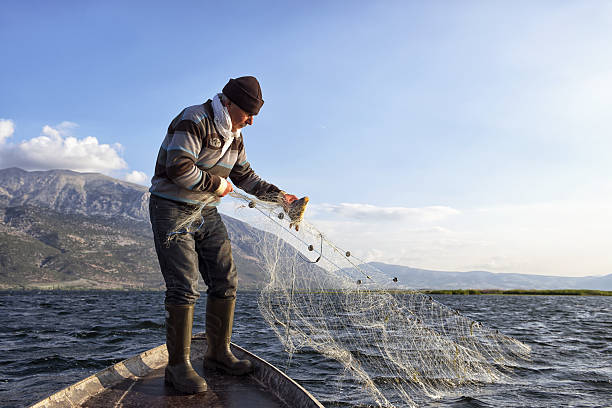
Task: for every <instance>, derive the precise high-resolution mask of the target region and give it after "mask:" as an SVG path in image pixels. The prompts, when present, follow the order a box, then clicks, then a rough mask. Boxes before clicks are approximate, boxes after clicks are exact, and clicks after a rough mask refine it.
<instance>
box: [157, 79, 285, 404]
mask: <svg viewBox="0 0 612 408" xmlns="http://www.w3.org/2000/svg"><path fill="white" fill-rule="evenodd" d="M263 103H264V101H263V99H262V94H261V88H260V86H259V82H258V81H257V79H256V78H254V77H252V76H244V77H240V78H235V79H230V80H229V82H228V83H227V84H226V85H225V87H224V88H223V91H222V93H219V94H217V95H215V96H214V97H213V99H212V100H210V99H209V100H208V101H206V102H205V103H204V104H202V105H195V106H190V107H188V108H185V109H184V110H183V111H182V112H181V113H179V115H178V116H177V117H176V118H174V120H172V122H171V123H170V126H169V127H168V133H167V134H166V137H165V139H164V141H163V143H162V145H161V148H160V150H159V154H158V156H157V162H156V165H155V175H154V176H153V178H152V180H151V184H152V185H151V188H150V189H149V191H150V192H151V200H150V204H149V212H150V217H151V224H152V227H153V236H154V241H155V249H156V252H157V257H158V260H159V265H160V268H161V272H162V274H163V276H164V280H165V282H166V299H165V308H166V344H167V347H168V366H167V368H166V372H165V380H166V383H167V384H170V385H172V386H173V387H174V388H175V389H177V390H179V391H181V392H185V393H198V392H203V391H206V389H207V386H206V382H205V381H204V379H203V378H202V377H200V376H199V375H198V374H197V373H196V372H195V370H194V369H193V367H192V366H191V362H190V359H189V353H190V348H191V334H192V323H193V311H194V307H195V303H196V300H197V299H198V297H199V293H198V290H197V282H198V277H199V275H201V276H202V278H203V279H204V282H205V283H206V285H207V286H208V289H207V295H208V296H207V302H206V339H207V342H208V349H207V351H206V355H205V357H204V364H205V366H207V367H211V368H215V369H220V370H222V371H224V372H226V373H229V374H234V375H243V374H247V373H249V372H251V371H252V366H251V362H250V361H248V360H238V359H237V358H236V357H235V356H234V355H233V354H232V352H231V351H230V348H229V343H230V339H231V334H232V324H233V319H234V306H235V302H236V285H237V273H236V267H235V265H234V260H233V257H232V250H231V245H230V240H229V238H228V234H227V230H226V228H225V225H224V224H223V222H222V220H221V217H220V215H219V213H218V212H217V208H216V206H215V205H213V204H216V203H218V202H219V199H220V198H221V197H224V196H225V195H227V194H228V193H230V192H231V191H233V187H232V184H231V182H233V183H234V184H235V185H236V186H237V187H239V188H241V189H242V190H244V191H246V192H247V193H249V194H252V195H255V196H257V197H259V198H262V199H266V200H268V201H278V202H279V203H281V204H284V205H285V206H288V205H289V204H291V203H292V202H294V201H295V200H296V199H297V197H296V196H294V195H291V194H287V193H285V192H284V191H282V190H280V189H279V188H278V187H276V186H274V185H273V184H270V183H268V182H266V181H264V180H263V179H261V178H260V177H259V176H258V175H257V174H255V172H254V171H253V169H251V166H250V164H249V162H248V161H247V158H246V153H245V148H244V141H243V136H242V133H241V131H240V129H242V128H244V127H245V126H247V125H252V124H253V119H254V117H255V115H257V114H258V113H259V110H260V109H261V107H262V105H263ZM228 177H229V179H230V180H231V182H230V181H228V180H227V178H228ZM211 197H212V198H213V200H211ZM211 201H212V204H211ZM200 209H201V216H202V220H203V221H202V225H201V226H200V227H199V228H197V229H195V231H186V230H183V231H177V225H178V224H179V223H180V222H181V221H182V220H184V219H185V218H186V217H188V216H189V215H191V214H192V213H193V212H194V211H200ZM172 234H175V235H174V236H173V238H172V239H168V238H169V237H170V236H171V235H172Z"/></svg>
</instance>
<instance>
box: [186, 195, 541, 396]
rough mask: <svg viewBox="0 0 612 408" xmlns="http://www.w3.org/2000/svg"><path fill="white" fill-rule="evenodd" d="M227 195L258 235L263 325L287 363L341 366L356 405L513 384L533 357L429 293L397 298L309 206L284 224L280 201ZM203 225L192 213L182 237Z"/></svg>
mask: <svg viewBox="0 0 612 408" xmlns="http://www.w3.org/2000/svg"><path fill="white" fill-rule="evenodd" d="M230 195H231V196H232V197H233V199H234V200H235V202H236V211H238V212H239V213H240V214H241V215H245V214H246V213H247V212H248V214H246V215H247V216H244V217H241V218H243V219H248V222H249V223H250V224H251V225H252V226H253V227H256V228H257V229H258V230H259V231H260V232H259V233H257V234H256V236H253V237H251V239H253V240H254V245H253V248H254V250H255V251H256V254H255V258H257V259H258V262H259V266H260V267H261V269H262V270H263V272H264V273H265V275H266V277H267V282H266V285H265V287H264V288H263V289H262V290H261V292H260V296H259V299H258V303H259V309H260V311H261V314H262V316H263V318H264V319H265V320H266V322H267V323H268V324H269V326H270V328H271V329H272V330H273V331H274V332H275V333H276V335H277V336H278V338H279V340H280V341H281V342H282V344H283V346H284V348H285V350H286V352H287V353H288V355H289V357H290V356H291V355H293V354H294V353H299V352H301V351H302V350H304V349H310V350H314V351H316V352H317V353H320V354H322V355H323V356H326V357H328V358H330V359H333V360H336V361H337V362H339V363H340V364H341V365H342V366H343V367H344V371H345V374H346V375H347V376H349V377H350V378H352V380H353V381H354V382H356V383H357V384H359V387H357V389H358V390H360V392H361V393H362V394H363V395H361V396H357V397H356V398H358V399H359V400H361V401H369V404H371V405H374V406H380V407H395V406H398V407H399V406H416V405H417V403H416V402H415V401H416V400H418V399H420V398H421V399H422V398H423V397H426V398H440V397H444V396H449V395H455V394H454V393H455V392H456V390H457V389H461V392H462V393H463V394H464V395H465V392H466V388H470V387H477V386H478V385H480V384H486V383H494V382H499V381H507V380H508V379H509V373H510V370H511V368H512V367H513V366H516V364H517V363H518V362H519V361H520V360H524V359H527V358H528V357H529V353H530V348H529V347H528V346H527V345H525V344H523V343H521V342H520V341H518V340H516V339H513V338H511V337H509V336H506V335H504V334H502V333H499V332H498V331H496V330H494V329H491V328H487V327H486V326H485V325H483V324H481V323H479V322H477V321H475V320H472V319H470V318H468V317H466V316H464V315H462V314H460V313H459V312H457V311H455V310H454V309H452V308H449V307H447V306H445V305H444V304H442V303H440V302H438V301H436V300H435V299H433V298H432V297H430V296H428V295H426V294H423V293H420V292H418V291H416V290H405V289H404V290H399V289H400V288H401V286H399V285H400V282H398V280H397V278H394V277H389V276H388V275H385V274H383V273H382V272H381V271H379V270H377V269H376V268H374V267H373V266H372V265H371V264H367V263H365V262H363V261H361V260H360V259H358V258H356V257H355V256H354V255H352V254H351V253H350V252H349V251H347V250H345V249H341V248H339V247H338V246H337V245H335V244H334V243H333V242H331V241H330V240H328V239H327V238H326V237H325V235H324V234H323V233H322V232H321V231H319V230H318V229H317V228H316V227H315V226H314V225H312V224H310V223H308V222H307V221H306V220H304V219H303V216H304V209H305V208H306V204H307V199H306V200H303V201H302V202H301V204H300V207H299V208H300V210H299V214H298V215H295V214H293V216H291V215H292V214H291V213H290V212H289V214H288V215H289V216H287V217H285V214H287V211H286V210H287V207H286V205H285V206H283V205H282V204H281V203H280V201H279V200H278V199H276V197H271V198H270V200H259V199H255V198H253V197H250V196H246V195H243V194H240V193H237V192H233V193H230ZM197 224H198V214H195V215H194V216H193V217H192V219H190V220H186V221H185V222H183V223H182V224H181V225H180V226H179V227H178V228H177V231H180V230H181V229H185V230H188V229H189V227H190V226H191V228H193V226H194V225H195V226H197ZM290 225H291V226H298V227H299V228H295V230H292V229H290Z"/></svg>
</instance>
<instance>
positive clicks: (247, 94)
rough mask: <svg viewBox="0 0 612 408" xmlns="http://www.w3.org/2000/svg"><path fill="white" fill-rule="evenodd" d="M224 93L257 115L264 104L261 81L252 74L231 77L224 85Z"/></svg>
mask: <svg viewBox="0 0 612 408" xmlns="http://www.w3.org/2000/svg"><path fill="white" fill-rule="evenodd" d="M223 94H224V95H225V96H227V97H228V98H230V100H231V101H232V102H234V103H235V104H236V105H238V106H239V107H240V108H241V109H242V110H243V111H245V112H246V113H249V114H251V115H257V114H258V113H259V110H260V109H261V107H262V105H263V104H264V101H263V99H262V98H261V88H260V87H259V82H257V79H256V78H255V77H252V76H243V77H240V78H236V79H234V78H230V80H229V82H228V83H227V84H226V85H225V86H224V87H223Z"/></svg>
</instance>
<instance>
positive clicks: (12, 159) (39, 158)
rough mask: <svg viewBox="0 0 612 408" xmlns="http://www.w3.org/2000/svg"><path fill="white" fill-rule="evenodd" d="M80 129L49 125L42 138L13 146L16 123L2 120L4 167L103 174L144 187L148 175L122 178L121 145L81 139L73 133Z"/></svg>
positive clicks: (0, 144) (0, 149) (0, 164)
mask: <svg viewBox="0 0 612 408" xmlns="http://www.w3.org/2000/svg"><path fill="white" fill-rule="evenodd" d="M76 128H78V125H77V124H76V123H73V122H62V123H60V124H59V125H56V126H49V125H45V126H44V127H43V128H42V130H41V133H40V135H39V136H37V137H33V138H31V139H26V140H22V141H20V142H18V143H10V139H11V137H12V136H13V135H14V133H15V124H14V123H13V121H12V120H9V119H1V120H0V167H3V168H6V167H19V168H22V169H25V170H51V169H68V170H73V171H78V172H95V173H103V174H107V175H110V176H113V177H120V178H124V179H125V180H127V181H130V182H133V183H139V184H143V183H144V182H145V181H146V180H147V176H146V174H145V173H143V172H141V171H136V170H134V171H132V172H130V173H126V174H125V175H121V171H122V170H125V169H127V168H128V164H127V163H126V161H125V160H124V159H123V158H122V157H121V151H122V149H123V147H122V146H121V144H119V143H115V144H112V145H110V144H105V143H100V142H99V141H98V139H97V138H95V137H93V136H86V137H83V138H78V137H75V136H73V134H72V133H73V131H74V130H75V129H76Z"/></svg>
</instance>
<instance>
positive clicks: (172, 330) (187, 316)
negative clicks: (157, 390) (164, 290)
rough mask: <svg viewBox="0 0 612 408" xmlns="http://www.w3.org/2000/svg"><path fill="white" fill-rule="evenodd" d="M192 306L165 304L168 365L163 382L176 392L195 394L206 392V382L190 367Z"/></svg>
mask: <svg viewBox="0 0 612 408" xmlns="http://www.w3.org/2000/svg"><path fill="white" fill-rule="evenodd" d="M193 309H194V305H169V304H166V346H167V348H168V365H167V366H166V372H165V381H166V384H168V385H171V386H172V387H174V389H176V390H177V391H180V392H184V393H187V394H197V393H199V392H204V391H206V390H207V388H208V386H207V385H206V381H204V379H203V378H202V377H200V376H199V375H198V373H196V371H195V370H194V369H193V367H192V366H191V361H190V358H189V353H190V351H191V326H192V324H193Z"/></svg>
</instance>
